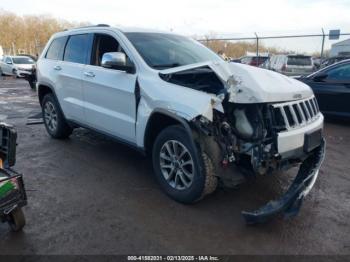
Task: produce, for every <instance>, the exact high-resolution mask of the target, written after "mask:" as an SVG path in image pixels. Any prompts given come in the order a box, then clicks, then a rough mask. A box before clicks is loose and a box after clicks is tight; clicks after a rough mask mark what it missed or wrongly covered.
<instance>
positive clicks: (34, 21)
mask: <svg viewBox="0 0 350 262" xmlns="http://www.w3.org/2000/svg"><path fill="white" fill-rule="evenodd" d="M86 24H88V23H86V22H84V23H73V22H68V21H66V20H62V19H57V18H53V17H51V16H49V15H25V16H18V15H16V14H14V13H11V12H7V11H4V10H0V46H2V48H3V50H4V53H5V54H11V55H15V54H18V53H26V54H32V55H37V54H40V52H41V51H42V48H43V47H44V46H45V44H46V42H47V41H48V40H49V38H50V37H51V35H52V34H54V33H56V32H59V31H62V30H64V29H68V28H72V27H77V26H82V25H86Z"/></svg>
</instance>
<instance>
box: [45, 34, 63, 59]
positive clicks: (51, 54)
mask: <svg viewBox="0 0 350 262" xmlns="http://www.w3.org/2000/svg"><path fill="white" fill-rule="evenodd" d="M67 38H68V37H67V36H63V37H58V38H55V39H54V40H52V42H51V44H50V47H49V49H48V50H47V52H46V56H45V57H46V58H47V59H52V60H62V59H63V51H64V46H65V45H66V42H67Z"/></svg>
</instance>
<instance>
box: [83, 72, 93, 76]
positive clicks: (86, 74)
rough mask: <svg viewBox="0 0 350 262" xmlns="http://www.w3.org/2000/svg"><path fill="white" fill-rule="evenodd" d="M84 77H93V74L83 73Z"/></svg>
mask: <svg viewBox="0 0 350 262" xmlns="http://www.w3.org/2000/svg"><path fill="white" fill-rule="evenodd" d="M84 75H85V76H87V77H95V74H94V73H93V72H84Z"/></svg>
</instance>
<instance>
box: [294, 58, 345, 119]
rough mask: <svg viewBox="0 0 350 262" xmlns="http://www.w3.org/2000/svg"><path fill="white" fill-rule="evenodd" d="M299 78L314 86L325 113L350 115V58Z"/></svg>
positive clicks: (321, 108)
mask: <svg viewBox="0 0 350 262" xmlns="http://www.w3.org/2000/svg"><path fill="white" fill-rule="evenodd" d="M298 80H300V81H302V82H304V83H305V84H307V85H309V86H310V87H311V88H312V90H313V91H314V93H315V96H316V98H317V101H318V104H319V107H320V110H321V111H322V112H323V113H324V114H325V115H329V116H343V117H350V59H348V60H343V61H341V62H339V63H336V64H333V65H330V66H328V67H325V68H323V69H321V70H319V71H317V72H315V73H313V74H311V75H309V76H306V77H300V78H298Z"/></svg>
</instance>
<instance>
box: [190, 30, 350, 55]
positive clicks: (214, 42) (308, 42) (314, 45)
mask: <svg viewBox="0 0 350 262" xmlns="http://www.w3.org/2000/svg"><path fill="white" fill-rule="evenodd" d="M336 31H337V30H336ZM347 39H349V41H348V43H346V44H345V46H343V47H342V48H339V50H338V51H337V50H336V49H337V48H335V45H334V44H336V43H339V42H343V41H344V40H347ZM197 40H198V41H200V42H202V43H203V44H204V45H206V46H208V47H209V48H211V49H212V50H214V51H215V52H217V53H220V54H222V53H223V54H224V55H226V56H227V57H228V58H229V59H237V58H241V57H243V56H246V55H255V56H257V57H259V56H264V55H266V54H268V55H273V54H305V55H311V56H313V57H315V58H318V59H321V60H322V59H325V58H328V57H330V56H338V55H347V56H350V33H340V32H339V33H338V32H335V33H334V31H330V32H329V33H325V32H324V30H322V31H321V33H318V34H291V35H287V34H281V35H267V34H260V33H254V34H252V35H248V36H240V37H227V36H226V37H215V36H206V37H202V38H197ZM332 45H333V48H332Z"/></svg>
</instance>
